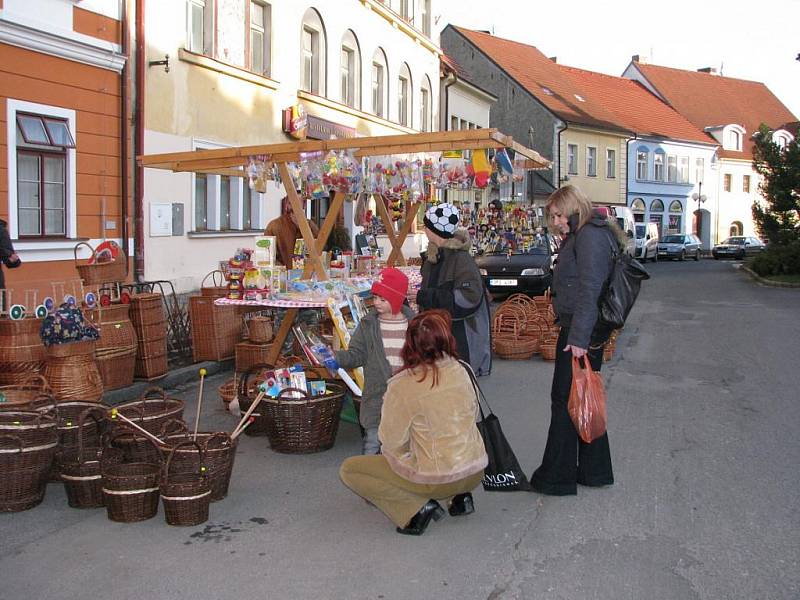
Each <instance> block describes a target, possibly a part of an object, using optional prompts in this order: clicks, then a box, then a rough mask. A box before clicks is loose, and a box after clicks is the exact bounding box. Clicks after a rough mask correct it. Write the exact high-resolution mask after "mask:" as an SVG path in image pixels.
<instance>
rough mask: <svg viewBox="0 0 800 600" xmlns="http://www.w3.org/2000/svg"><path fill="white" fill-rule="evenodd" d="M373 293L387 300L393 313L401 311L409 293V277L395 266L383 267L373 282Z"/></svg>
mask: <svg viewBox="0 0 800 600" xmlns="http://www.w3.org/2000/svg"><path fill="white" fill-rule="evenodd" d="M372 294H373V295H375V296H380V297H381V298H383V299H384V300H386V301H387V302H388V303H389V304H390V305H391V307H392V312H393V313H399V312H400V307H401V306H403V301H404V300H405V299H406V294H408V277H406V276H405V275H404V274H403V272H402V271H400V270H399V269H395V268H394V267H388V268H386V269H383V270H382V271H381V272H380V275H378V278H377V279H376V280H375V281H374V282H373V283H372Z"/></svg>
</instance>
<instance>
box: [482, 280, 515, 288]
mask: <svg viewBox="0 0 800 600" xmlns="http://www.w3.org/2000/svg"><path fill="white" fill-rule="evenodd" d="M489 285H494V286H497V287H500V286H515V285H517V280H516V279H490V280H489Z"/></svg>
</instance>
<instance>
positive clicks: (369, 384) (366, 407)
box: [336, 267, 415, 454]
mask: <svg viewBox="0 0 800 600" xmlns="http://www.w3.org/2000/svg"><path fill="white" fill-rule="evenodd" d="M407 291H408V277H406V276H405V275H404V274H403V272H402V271H400V270H398V269H395V268H392V267H389V268H386V269H383V270H382V271H381V272H380V275H379V276H378V279H377V280H375V282H374V283H373V284H372V296H373V299H374V301H373V304H374V307H375V311H374V312H370V313H369V314H367V315H366V316H364V317H363V318H362V319H361V322H359V324H358V327H356V330H355V332H353V337H352V338H351V339H350V346H349V348H348V349H347V350H339V351H337V352H336V361H337V362H338V365H337V366H340V367H343V368H345V369H355V368H357V367H364V390H363V396H362V398H361V409H360V410H359V422H360V423H361V427H362V428H363V430H364V434H363V438H362V443H361V453H362V454H378V453H379V452H380V449H381V445H380V442H379V441H378V425H379V424H380V421H381V407H382V406H383V394H384V392H386V382H387V381H388V380H389V378H390V377H391V376H392V375H393V374H394V373H396V372H397V371H398V370H399V369H400V367H401V366H402V365H403V361H402V360H401V358H400V350H401V349H402V348H403V342H404V341H405V337H406V328H407V327H408V319H410V318H411V317H413V316H414V314H415V313H414V311H413V310H411V308H410V307H409V306H408V305H407V304H405V299H406V293H407Z"/></svg>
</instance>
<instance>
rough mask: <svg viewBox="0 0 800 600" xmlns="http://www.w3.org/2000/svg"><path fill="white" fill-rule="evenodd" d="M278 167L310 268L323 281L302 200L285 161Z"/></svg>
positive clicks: (322, 267)
mask: <svg viewBox="0 0 800 600" xmlns="http://www.w3.org/2000/svg"><path fill="white" fill-rule="evenodd" d="M278 168H279V170H280V173H281V181H283V187H284V188H285V189H286V196H287V197H288V199H289V204H290V205H291V207H292V212H294V214H295V217H296V218H295V221H296V222H297V226H298V227H299V228H300V233H302V234H303V241H305V243H306V252H307V253H308V260H310V261H311V267H312V270H313V271H316V273H317V278H318V280H319V281H325V280H327V279H328V275H327V273H325V268H324V266H323V265H322V260H321V259H320V257H319V253H318V252H317V240H316V239H315V238H314V233H313V232H312V231H311V227H310V226H309V224H308V219H306V213H305V212H304V211H303V202H302V200H300V197H299V196H298V195H297V190H295V189H294V182H293V181H292V176H291V175H289V168H288V167H287V166H286V163H280V164H279V165H278ZM305 273H308V271H305Z"/></svg>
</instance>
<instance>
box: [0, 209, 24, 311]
mask: <svg viewBox="0 0 800 600" xmlns="http://www.w3.org/2000/svg"><path fill="white" fill-rule="evenodd" d="M0 263H2V264H3V265H5V266H6V267H8V268H9V269H16V268H17V267H18V266H20V264H22V261H21V260H20V258H19V255H18V254H17V253H16V252H15V251H14V246H13V244H12V243H11V237H10V236H9V235H8V225H7V223H6V222H5V221H3V220H2V219H0ZM5 289H6V279H5V275H4V274H3V267H2V266H0V290H5ZM0 296H2V298H0V300H3V301H5V294H0ZM7 308H8V307H5V306H0V310H6V309H7Z"/></svg>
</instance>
